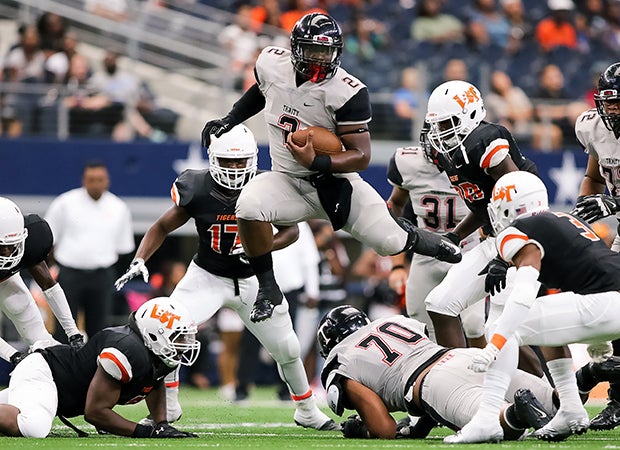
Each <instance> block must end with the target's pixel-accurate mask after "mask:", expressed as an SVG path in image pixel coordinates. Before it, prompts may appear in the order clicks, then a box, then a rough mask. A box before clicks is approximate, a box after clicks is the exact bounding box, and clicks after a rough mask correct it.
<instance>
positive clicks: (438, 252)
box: [397, 217, 463, 263]
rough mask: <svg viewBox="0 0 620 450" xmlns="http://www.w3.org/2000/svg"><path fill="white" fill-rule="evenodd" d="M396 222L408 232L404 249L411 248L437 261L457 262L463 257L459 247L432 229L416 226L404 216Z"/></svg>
mask: <svg viewBox="0 0 620 450" xmlns="http://www.w3.org/2000/svg"><path fill="white" fill-rule="evenodd" d="M397 222H398V224H399V225H400V226H401V228H403V229H404V230H405V231H406V232H407V233H409V238H408V241H407V246H406V248H405V250H409V249H412V250H413V251H414V252H416V253H419V254H420V255H425V256H432V257H433V258H435V259H438V260H439V261H446V262H449V263H458V262H460V261H461V259H462V258H463V255H462V254H461V249H460V247H459V246H458V245H455V244H453V243H452V241H450V240H449V239H447V238H445V237H443V236H441V235H439V234H437V233H433V232H432V231H428V230H423V229H422V228H418V227H416V226H415V225H414V224H413V223H411V221H410V220H407V219H405V218H404V217H399V218H398V219H397Z"/></svg>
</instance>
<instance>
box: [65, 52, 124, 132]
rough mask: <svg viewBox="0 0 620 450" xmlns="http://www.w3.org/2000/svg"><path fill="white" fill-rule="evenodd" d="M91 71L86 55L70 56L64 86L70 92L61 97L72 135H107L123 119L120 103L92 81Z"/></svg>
mask: <svg viewBox="0 0 620 450" xmlns="http://www.w3.org/2000/svg"><path fill="white" fill-rule="evenodd" d="M91 74H92V71H91V68H90V64H89V62H88V60H87V59H86V57H85V56H83V55H81V54H76V55H74V56H73V57H72V58H71V64H70V66H69V79H68V81H67V88H68V90H69V92H71V95H69V96H68V97H65V98H64V99H63V101H64V106H65V107H66V108H67V109H68V110H69V133H70V134H71V135H74V136H88V137H103V138H110V137H111V136H112V131H113V130H114V127H116V125H117V124H118V123H120V122H121V121H122V120H123V105H122V104H120V103H114V102H112V100H111V99H110V97H108V95H106V94H105V93H103V92H101V91H100V90H98V89H97V88H96V87H95V86H94V85H93V83H92V80H91V78H92V75H91Z"/></svg>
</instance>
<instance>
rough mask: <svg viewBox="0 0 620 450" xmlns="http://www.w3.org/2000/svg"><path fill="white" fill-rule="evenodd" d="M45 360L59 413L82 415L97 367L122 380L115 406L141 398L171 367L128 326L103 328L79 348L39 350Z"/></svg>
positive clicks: (57, 347) (67, 347)
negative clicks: (52, 381)
mask: <svg viewBox="0 0 620 450" xmlns="http://www.w3.org/2000/svg"><path fill="white" fill-rule="evenodd" d="M38 351H39V352H40V353H41V354H42V355H43V357H44V358H45V360H46V361H47V363H48V365H49V366H50V369H51V371H52V376H53V377H54V382H55V383H56V387H57V389H58V411H57V414H58V415H62V416H66V417H74V416H79V415H82V414H84V406H85V404H86V394H87V392H88V387H89V386H90V382H91V381H92V379H93V377H94V375H95V372H96V371H97V367H99V366H101V367H102V368H103V370H104V371H105V372H106V373H107V374H108V375H110V376H111V377H112V378H114V379H115V380H117V381H119V382H121V383H122V387H121V395H120V398H119V399H118V402H117V404H118V405H124V404H131V403H137V402H139V401H140V400H142V399H144V398H145V397H146V396H147V395H148V393H149V392H150V391H151V390H152V389H153V387H154V386H155V384H156V383H158V382H160V381H161V380H162V379H163V378H164V377H165V376H166V375H167V374H168V373H170V372H172V371H173V370H174V368H170V367H168V366H166V365H165V364H164V363H163V361H161V360H160V359H159V358H158V357H157V356H155V355H154V354H152V353H151V352H150V351H148V350H147V349H146V347H145V346H144V342H143V340H142V337H140V336H139V335H138V333H137V332H135V331H134V330H133V329H132V328H131V327H130V325H125V326H121V327H113V328H105V329H103V330H101V331H100V332H98V333H96V334H95V335H94V336H93V337H92V338H91V339H89V340H88V342H86V345H84V347H82V348H81V349H79V350H77V351H76V350H74V349H72V348H71V347H70V346H69V345H57V346H54V347H47V348H45V349H43V350H38Z"/></svg>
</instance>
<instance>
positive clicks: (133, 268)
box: [114, 258, 149, 291]
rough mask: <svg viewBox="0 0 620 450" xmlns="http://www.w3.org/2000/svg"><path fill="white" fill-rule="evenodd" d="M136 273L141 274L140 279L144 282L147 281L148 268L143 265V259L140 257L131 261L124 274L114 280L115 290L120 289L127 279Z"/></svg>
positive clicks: (136, 274)
mask: <svg viewBox="0 0 620 450" xmlns="http://www.w3.org/2000/svg"><path fill="white" fill-rule="evenodd" d="M138 275H142V279H143V280H144V282H145V283H147V282H148V281H149V270H148V269H147V268H146V266H145V265H144V260H143V259H142V258H136V259H134V260H133V261H131V264H129V269H127V272H125V275H123V276H122V277H120V278H119V279H118V280H116V282H115V283H114V287H115V288H116V290H117V291H120V290H121V289H122V288H123V286H125V284H127V282H128V281H129V280H131V279H133V278H135V277H137V276H138Z"/></svg>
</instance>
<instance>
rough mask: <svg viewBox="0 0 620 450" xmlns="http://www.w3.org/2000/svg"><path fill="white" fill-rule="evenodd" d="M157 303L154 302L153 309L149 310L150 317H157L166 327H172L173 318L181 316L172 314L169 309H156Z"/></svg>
mask: <svg viewBox="0 0 620 450" xmlns="http://www.w3.org/2000/svg"><path fill="white" fill-rule="evenodd" d="M158 308H159V305H157V304H155V305H154V306H153V309H152V310H151V317H152V318H153V319H159V321H160V322H161V323H163V324H165V326H166V328H168V329H172V325H174V321H175V320H179V319H180V318H181V316H179V315H178V314H174V313H172V312H170V311H164V310H160V309H158Z"/></svg>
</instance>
